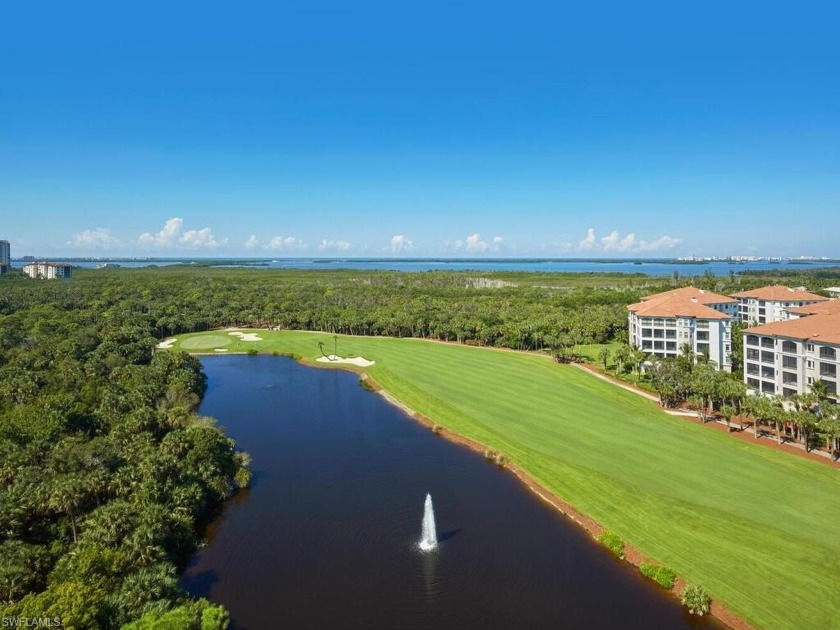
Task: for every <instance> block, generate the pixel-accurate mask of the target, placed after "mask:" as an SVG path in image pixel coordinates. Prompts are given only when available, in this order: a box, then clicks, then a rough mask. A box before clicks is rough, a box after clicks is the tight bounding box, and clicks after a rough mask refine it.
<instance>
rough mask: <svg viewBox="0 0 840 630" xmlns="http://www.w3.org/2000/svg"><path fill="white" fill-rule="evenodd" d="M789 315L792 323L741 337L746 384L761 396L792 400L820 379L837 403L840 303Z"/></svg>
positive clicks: (750, 330) (752, 330)
mask: <svg viewBox="0 0 840 630" xmlns="http://www.w3.org/2000/svg"><path fill="white" fill-rule="evenodd" d="M793 310H794V311H798V312H793V313H791V314H792V316H793V318H792V319H789V320H787V321H779V322H775V323H772V324H765V325H763V326H756V327H754V328H748V329H746V330H744V331H743V335H744V382H745V383H746V384H747V386H748V387H749V388H750V389H752V390H754V391H756V392H760V393H762V394H766V395H779V396H792V395H794V394H805V393H808V392H810V391H811V386H812V385H813V383H814V381H816V380H818V379H819V380H821V381H822V382H823V383H824V384H825V389H826V393H827V394H828V396H829V398H831V399H833V400H834V401H835V402H836V401H838V385H840V380H838V375H840V300H838V301H832V302H831V303H826V304H824V305H823V304H819V305H815V306H812V307H808V306H806V307H798V308H796V309H793ZM808 310H810V311H812V312H810V313H807V312H806V311H808ZM815 310H816V311H818V312H813V311H815Z"/></svg>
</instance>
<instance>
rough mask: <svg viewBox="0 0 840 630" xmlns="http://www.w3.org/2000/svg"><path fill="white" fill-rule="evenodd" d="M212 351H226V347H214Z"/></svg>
mask: <svg viewBox="0 0 840 630" xmlns="http://www.w3.org/2000/svg"><path fill="white" fill-rule="evenodd" d="M213 352H227V348H215V349H214V350H213Z"/></svg>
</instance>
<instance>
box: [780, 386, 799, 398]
mask: <svg viewBox="0 0 840 630" xmlns="http://www.w3.org/2000/svg"><path fill="white" fill-rule="evenodd" d="M797 393H798V392H797V391H796V390H795V389H791V388H790V387H783V388H782V396H784V397H785V398H788V397H790V396H796V394H797Z"/></svg>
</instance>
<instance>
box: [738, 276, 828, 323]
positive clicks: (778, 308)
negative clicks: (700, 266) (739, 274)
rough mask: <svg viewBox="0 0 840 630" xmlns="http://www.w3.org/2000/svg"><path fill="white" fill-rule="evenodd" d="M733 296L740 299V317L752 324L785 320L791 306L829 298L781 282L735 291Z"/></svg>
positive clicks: (823, 300) (804, 304) (794, 306)
mask: <svg viewBox="0 0 840 630" xmlns="http://www.w3.org/2000/svg"><path fill="white" fill-rule="evenodd" d="M732 297H733V298H735V299H736V300H738V319H739V320H740V321H741V322H742V323H744V324H748V325H752V326H755V325H761V324H772V323H773V322H780V321H784V320H786V319H787V311H788V310H789V309H791V308H796V307H799V306H807V305H809V304H816V303H817V302H825V301H827V300H828V298H825V297H822V296H821V295H817V294H815V293H809V292H808V291H805V290H803V289H792V288H790V287H786V286H783V285H780V284H776V285H773V286H769V287H761V288H760V289H754V290H752V291H741V292H740V293H733V294H732Z"/></svg>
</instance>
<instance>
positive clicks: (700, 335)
mask: <svg viewBox="0 0 840 630" xmlns="http://www.w3.org/2000/svg"><path fill="white" fill-rule="evenodd" d="M708 340H709V331H708V330H698V331H697V341H708Z"/></svg>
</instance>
